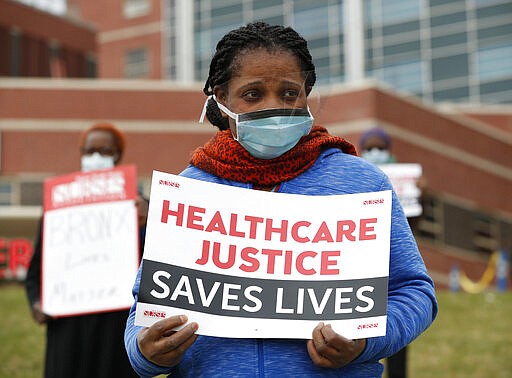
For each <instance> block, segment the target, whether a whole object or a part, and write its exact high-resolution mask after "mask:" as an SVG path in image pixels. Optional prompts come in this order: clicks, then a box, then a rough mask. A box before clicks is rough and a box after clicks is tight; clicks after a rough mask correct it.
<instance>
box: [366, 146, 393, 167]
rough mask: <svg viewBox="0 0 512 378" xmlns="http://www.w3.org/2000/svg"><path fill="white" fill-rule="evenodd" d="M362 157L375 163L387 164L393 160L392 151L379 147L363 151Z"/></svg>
mask: <svg viewBox="0 0 512 378" xmlns="http://www.w3.org/2000/svg"><path fill="white" fill-rule="evenodd" d="M361 157H362V158H363V159H365V160H368V161H369V162H370V163H372V164H375V165H379V164H386V163H389V162H390V161H391V154H390V152H389V151H388V150H383V149H380V148H377V147H374V148H371V149H369V150H365V151H363V153H362V154H361Z"/></svg>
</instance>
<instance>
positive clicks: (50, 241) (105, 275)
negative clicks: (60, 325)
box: [41, 165, 139, 316]
mask: <svg viewBox="0 0 512 378" xmlns="http://www.w3.org/2000/svg"><path fill="white" fill-rule="evenodd" d="M136 195H137V192H136V170H135V166H131V165H128V166H120V167H118V168H114V169H111V170H101V171H91V172H86V173H81V172H77V173H72V174H68V175H65V176H60V177H55V178H51V179H49V180H46V181H45V183H44V217H43V245H42V261H41V269H42V278H41V286H42V290H41V304H42V308H43V311H44V312H45V313H47V314H49V315H52V316H67V315H78V314H84V313H93V312H102V311H111V310H120V309H127V308H129V307H130V306H131V304H132V303H133V297H132V296H131V289H132V287H133V282H134V279H135V276H136V272H137V267H138V263H139V247H138V224H137V209H136V206H135V199H136Z"/></svg>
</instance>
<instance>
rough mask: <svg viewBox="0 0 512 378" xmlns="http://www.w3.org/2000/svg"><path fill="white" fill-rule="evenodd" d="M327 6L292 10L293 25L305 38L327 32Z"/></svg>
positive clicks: (326, 33)
mask: <svg viewBox="0 0 512 378" xmlns="http://www.w3.org/2000/svg"><path fill="white" fill-rule="evenodd" d="M328 20H329V8H328V7H327V6H318V5H316V3H315V7H314V8H310V9H305V10H299V11H297V10H296V11H295V12H294V27H295V29H296V30H297V31H298V32H299V33H300V34H301V35H302V36H303V37H304V38H306V39H308V38H311V37H314V36H318V35H328V34H329V22H328Z"/></svg>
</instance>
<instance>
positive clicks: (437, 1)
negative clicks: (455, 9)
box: [430, 0, 465, 7]
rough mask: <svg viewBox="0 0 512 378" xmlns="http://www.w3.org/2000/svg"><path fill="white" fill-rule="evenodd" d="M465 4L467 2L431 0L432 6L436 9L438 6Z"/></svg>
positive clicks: (460, 0) (463, 0) (462, 0)
mask: <svg viewBox="0 0 512 378" xmlns="http://www.w3.org/2000/svg"><path fill="white" fill-rule="evenodd" d="M457 3H459V4H463V5H464V3H465V0H430V6H431V7H435V6H436V5H445V4H457Z"/></svg>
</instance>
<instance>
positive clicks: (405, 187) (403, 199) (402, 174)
mask: <svg viewBox="0 0 512 378" xmlns="http://www.w3.org/2000/svg"><path fill="white" fill-rule="evenodd" d="M379 168H380V169H381V170H382V171H383V172H384V173H385V174H386V175H387V176H388V177H389V180H390V181H391V185H393V189H394V190H395V193H396V195H397V196H398V200H399V201H400V204H401V205H402V208H403V209H404V213H405V216H406V217H417V216H419V215H421V213H422V211H423V209H422V207H421V204H420V202H419V198H420V195H421V191H420V189H419V188H418V186H417V182H418V179H419V178H420V177H421V171H422V169H421V165H419V164H404V163H401V164H400V163H397V164H382V165H379Z"/></svg>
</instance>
